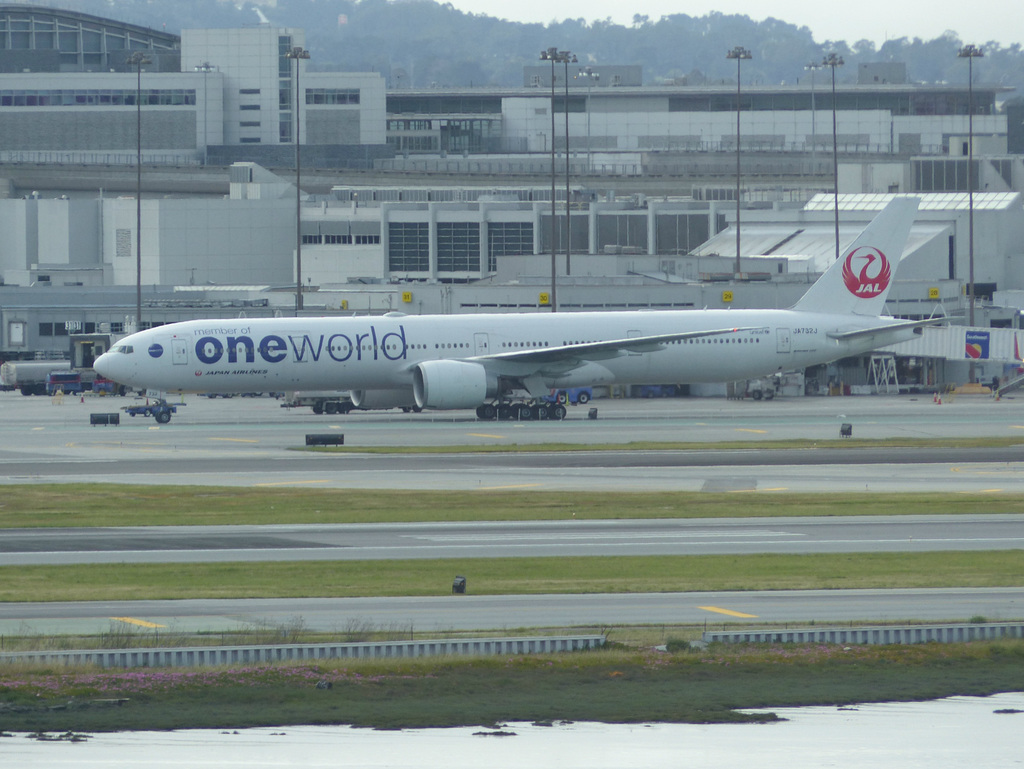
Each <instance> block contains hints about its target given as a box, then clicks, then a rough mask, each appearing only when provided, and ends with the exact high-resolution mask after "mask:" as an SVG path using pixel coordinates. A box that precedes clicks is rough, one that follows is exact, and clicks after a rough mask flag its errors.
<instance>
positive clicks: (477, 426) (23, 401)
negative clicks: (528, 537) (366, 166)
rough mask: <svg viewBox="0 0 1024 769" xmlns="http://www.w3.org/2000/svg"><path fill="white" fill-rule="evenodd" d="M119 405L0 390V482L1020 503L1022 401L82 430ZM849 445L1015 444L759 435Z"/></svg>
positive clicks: (240, 413)
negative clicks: (974, 495)
mask: <svg viewBox="0 0 1024 769" xmlns="http://www.w3.org/2000/svg"><path fill="white" fill-rule="evenodd" d="M124 402H125V400H124V399H120V398H93V399H89V398H87V399H85V402H84V403H83V402H81V401H80V400H76V399H74V398H71V399H65V400H64V402H63V403H62V404H60V405H54V404H53V403H51V401H50V400H49V399H47V398H40V397H35V398H25V397H23V396H21V395H18V394H16V393H3V394H0V484H3V483H50V482H57V483H60V482H72V481H76V482H80V481H109V482H130V483H148V484H153V483H159V484H171V485H175V484H216V485H227V486H233V485H238V486H261V485H284V486H287V485H295V486H317V487H328V488H406V489H493V488H531V489H541V490H545V489H550V490H572V489H616V490H679V491H702V490H703V491H754V490H790V491H812V492H813V491H823V490H833V491H835V490H847V491H861V490H868V491H913V490H929V491H950V492H958V491H964V492H978V493H980V492H988V493H993V492H1006V493H1020V492H1024V473H1021V472H1020V467H1021V465H1020V462H1021V460H1022V459H1024V399H1022V400H1020V401H1018V400H1015V399H1005V400H1003V401H999V402H997V401H994V400H992V399H990V398H985V397H971V398H961V399H959V400H957V401H955V402H952V403H950V402H948V401H947V403H945V404H943V405H941V406H940V405H937V404H935V403H933V402H932V401H931V399H930V398H929V397H913V396H901V397H893V398H888V397H860V398H794V399H791V400H787V399H782V400H776V401H772V402H770V403H766V402H763V401H762V402H756V403H755V402H748V401H729V400H725V399H657V400H647V401H636V400H633V401H610V400H598V401H593V402H592V403H591V404H590V406H591V407H593V408H596V409H598V418H597V419H594V420H591V419H588V418H587V414H588V413H589V408H588V407H577V408H575V409H571V410H570V418H569V419H567V420H565V421H563V422H525V423H522V422H479V421H477V420H476V419H475V418H474V417H473V416H472V414H471V413H469V412H439V413H437V414H427V413H423V414H408V415H407V414H402V413H400V412H397V411H392V412H365V413H360V414H350V415H345V416H338V415H335V416H330V417H328V416H316V415H314V414H312V413H311V412H310V411H309V410H308V409H282V408H280V406H279V404H278V402H277V401H275V400H272V399H270V398H233V399H230V400H221V399H217V400H209V399H206V398H201V397H197V396H191V397H189V398H188V399H187V405H186V406H185V407H184V408H182V409H180V413H179V414H178V415H176V416H175V417H174V419H173V420H172V422H171V423H170V424H168V425H163V426H160V425H157V424H156V423H155V421H154V420H152V419H148V418H144V417H135V418H131V417H127V416H122V423H121V425H119V426H110V427H106V426H91V425H90V424H89V414H90V413H103V412H111V411H116V410H117V408H118V407H119V406H120V405H122V404H123V403H124ZM844 423H846V424H851V425H852V428H853V434H854V436H855V437H858V438H860V437H863V438H882V437H927V438H937V439H942V438H944V437H950V438H952V437H965V436H982V435H996V436H1002V437H1006V436H1011V437H1015V436H1018V435H1019V436H1021V446H1020V447H1015V448H1011V449H998V450H992V449H985V450H982V449H977V450H971V451H967V450H949V449H941V448H936V449H919V450H913V451H908V450H905V449H900V450H865V449H861V450H846V451H840V450H837V449H829V450H827V451H826V450H813V449H808V450H800V451H779V450H764V449H763V448H758V444H759V443H763V442H764V441H766V440H788V439H804V440H817V441H827V442H829V443H830V444H834V443H835V442H836V439H837V438H838V435H839V427H840V425H841V424H844ZM309 433H341V434H343V435H344V440H345V445H346V446H348V447H350V448H353V447H356V448H357V447H367V448H373V447H380V446H405V447H409V446H440V447H444V446H456V445H457V446H466V445H468V446H481V447H485V446H486V447H491V446H510V445H515V444H520V445H522V444H543V443H551V442H562V443H571V444H577V445H580V446H590V447H595V448H596V447H599V446H601V445H603V444H619V445H622V444H628V443H630V442H635V441H677V442H678V441H692V442H695V443H706V444H711V445H714V444H715V443H721V442H723V441H730V442H731V441H741V442H743V443H744V445H749V447H750V448H749V450H745V451H729V452H714V453H712V452H708V451H706V450H697V451H672V452H666V451H622V450H612V451H607V452H597V451H593V452H583V453H568V454H567V453H551V452H538V453H530V454H520V455H510V454H500V455H493V454H460V455H458V456H456V457H446V456H439V455H436V454H432V455H393V454H392V455H374V454H342V455H337V454H316V453H308V452H298V451H295V450H294V449H296V448H298V447H302V446H303V445H304V444H305V436H306V435H307V434H309Z"/></svg>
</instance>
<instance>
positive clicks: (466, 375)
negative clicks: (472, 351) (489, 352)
mask: <svg viewBox="0 0 1024 769" xmlns="http://www.w3.org/2000/svg"><path fill="white" fill-rule="evenodd" d="M412 390H413V394H414V395H415V396H416V405H417V406H419V407H421V408H429V409H472V408H476V407H477V406H479V405H480V404H481V403H483V402H484V401H485V400H487V399H488V398H493V397H495V396H496V395H497V392H498V378H497V377H496V376H494V375H491V374H488V373H487V369H485V368H484V367H483V366H481V365H480V364H479V363H471V362H468V361H461V360H428V361H424V362H423V363H420V364H418V365H417V366H416V368H414V369H413V372H412Z"/></svg>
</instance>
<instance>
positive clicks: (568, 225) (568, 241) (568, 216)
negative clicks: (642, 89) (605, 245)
mask: <svg viewBox="0 0 1024 769" xmlns="http://www.w3.org/2000/svg"><path fill="white" fill-rule="evenodd" d="M562 53H564V54H565V56H563V57H562V63H563V64H564V65H565V104H564V105H563V106H564V107H565V274H566V276H568V275H571V274H572V268H571V267H570V265H569V260H570V259H571V258H572V212H571V211H570V205H569V62H572V63H573V64H576V63H577V59H576V55H575V54H571V53H569V52H568V51H562Z"/></svg>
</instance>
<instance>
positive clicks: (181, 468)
mask: <svg viewBox="0 0 1024 769" xmlns="http://www.w3.org/2000/svg"><path fill="white" fill-rule="evenodd" d="M125 402H126V401H124V400H122V399H114V398H110V399H100V398H96V399H85V400H84V402H83V401H82V400H77V399H73V398H70V399H65V400H64V401H63V402H62V403H55V402H53V401H51V400H50V399H47V398H24V397H22V396H20V395H17V394H14V393H0V485H2V484H5V483H64V482H81V481H98V482H99V481H101V482H125V483H150V484H153V483H159V484H172V485H173V484H190V485H193V484H198V485H204V484H209V485H218V486H221V485H227V486H247V487H261V486H286V487H287V486H295V487H314V488H317V487H324V488H341V489H344V488H412V489H417V488H420V489H502V488H516V489H538V490H573V489H590V490H602V489H615V490H640V489H649V490H679V491H702V490H703V491H733V492H746V491H764V492H771V491H782V490H790V491H811V492H814V491H842V490H845V491H861V490H867V491H915V490H920V491H925V490H927V491H945V492H948V493H950V494H957V495H961V496H962V497H963V499H964V511H965V513H970V514H971V515H969V516H964V517H958V518H956V519H950V518H948V517H940V518H935V519H933V518H931V517H928V516H919V517H915V518H914V519H909V518H894V519H867V520H861V519H843V518H829V519H759V520H758V519H753V520H750V519H736V520H733V521H714V522H710V521H673V522H664V521H621V522H584V521H568V522H555V523H551V524H547V523H544V524H515V525H506V524H499V525H490V524H467V525H454V526H452V525H444V526H429V525H428V526H424V525H419V526H403V525H391V524H389V525H381V526H365V527H344V526H340V527H244V526H243V527H215V528H206V529H201V530H200V529H190V528H189V527H180V528H178V527H174V528H171V527H152V528H149V527H147V528H142V529H133V530H122V529H100V530H92V531H81V530H28V531H14V530H9V531H6V532H4V536H3V538H2V540H0V564H7V565H22V564H32V563H72V562H74V563H87V562H108V563H109V562H127V561H135V560H141V561H165V562H168V561H170V562H181V563H190V562H197V561H205V560H239V559H241V560H247V561H248V560H253V561H255V560H279V559H287V560H302V559H316V560H325V559H339V560H340V559H365V558H374V559H379V558H426V557H430V558H438V557H499V556H502V557H504V556H515V555H570V554H586V555H602V554H607V555H612V554H636V555H641V554H663V553H666V554H699V553H736V554H745V553H758V552H851V551H873V552H882V551H888V552H893V551H914V550H916V551H920V550H943V549H949V550H963V549H991V548H1000V549H1003V548H1007V547H1010V548H1019V547H1020V546H1021V542H1022V541H1024V525H1022V522H1021V517H1020V516H990V515H987V514H986V513H987V510H986V505H985V495H986V494H991V493H1018V492H1022V491H1024V472H1022V470H1024V465H1022V464H1021V461H1022V459H1024V456H1022V451H1024V448H1022V447H1024V399H1021V400H1019V401H1018V400H1016V399H1004V400H1003V401H1001V402H996V401H993V400H991V399H988V398H959V399H956V400H954V401H952V402H950V401H949V400H948V399H947V401H946V403H944V404H941V405H940V404H938V403H935V402H933V401H932V399H931V398H930V397H925V396H922V397H907V396H902V397H893V398H888V397H886V398H882V397H861V398H794V399H783V400H776V401H773V402H771V403H764V402H761V403H752V402H735V401H726V400H724V399H680V400H675V399H673V400H659V401H604V400H599V401H595V402H593V403H592V404H589V406H590V408H597V409H598V415H597V418H596V419H590V418H588V413H589V408H578V409H570V416H569V418H568V419H567V420H566V421H564V422H560V423H554V422H543V423H536V422H532V423H511V422H502V423H497V422H495V423H480V422H477V421H476V420H474V419H473V418H472V416H471V415H470V414H468V413H462V412H455V413H445V414H416V415H412V414H410V415H403V414H401V413H399V412H386V413H373V412H367V413H363V414H352V415H347V416H333V417H324V416H319V417H318V416H315V415H313V414H312V413H310V412H308V411H305V410H291V409H281V408H280V407H279V405H278V404H277V403H276V402H275V401H273V400H271V399H269V398H259V399H242V398H236V399H231V400H229V401H221V400H218V401H210V400H207V399H205V398H196V397H192V398H189V399H188V401H187V406H186V407H184V408H182V409H180V410H179V414H178V415H176V416H175V418H174V420H172V422H171V423H170V424H169V425H164V426H158V425H156V423H155V422H154V421H153V420H151V419H144V418H134V419H132V418H129V417H127V416H125V415H122V423H121V425H119V426H109V427H104V426H91V425H90V424H89V414H90V413H96V412H101V413H109V412H113V411H117V410H118V408H119V407H120V406H121V405H123V404H124V403H125ZM841 424H851V425H852V429H853V434H854V436H855V437H863V438H887V437H924V438H935V439H939V440H941V439H943V438H954V437H971V436H1021V445H1020V446H1017V445H1014V446H1012V447H1011V448H1009V449H997V450H993V449H971V450H964V449H955V448H950V447H945V448H934V449H915V450H906V449H898V450H889V449H851V448H844V447H842V446H841V445H840V446H839V447H830V448H828V449H825V448H811V449H800V450H766V449H764V448H763V447H759V446H758V443H760V442H763V441H765V440H790V439H803V440H810V441H823V442H826V441H827V442H829V443H830V444H834V443H835V440H836V439H837V438H838V435H839V427H840V425H841ZM314 432H316V433H321V432H332V433H343V434H344V435H345V444H346V445H348V446H357V447H358V446H365V447H367V448H370V447H376V446H387V445H401V446H442V447H443V446H456V445H458V446H464V445H470V446H494V445H498V446H501V445H513V444H542V443H547V442H567V443H575V444H579V445H580V446H583V447H589V448H593V447H595V446H597V445H599V444H625V443H629V442H631V441H641V440H642V441H689V442H695V443H704V444H707V447H705V448H702V449H699V450H688V451H623V450H621V449H613V450H610V451H595V450H588V451H584V452H580V453H558V452H546V451H540V452H536V453H529V454H483V453H470V454H449V455H437V454H424V455H395V454H388V455H375V454H369V453H356V454H342V455H337V454H316V453H307V452H298V451H295V449H296V448H298V447H301V446H302V445H303V444H304V437H305V435H306V434H309V433H314ZM723 441H729V442H734V441H741V442H743V444H744V447H745V448H743V449H739V450H737V449H728V450H723V451H710V450H708V449H710V448H712V447H713V445H714V444H715V443H720V442H723ZM742 498H743V497H742V494H741V495H740V496H739V497H738V500H739V499H742ZM741 504H742V502H738V505H741ZM0 520H2V507H0ZM469 576H470V593H472V575H469ZM447 588H448V586H439V590H438V592H439V593H440V594H441V595H439V596H438V597H436V598H420V599H411V598H410V599H345V600H335V599H306V600H292V599H290V600H287V601H273V600H271V601H219V602H208V601H175V602H129V603H91V602H86V603H81V604H28V603H13V604H11V603H9V604H0V634H4V633H6V634H10V633H21V632H72V631H74V632H101V631H103V630H105V629H107V628H108V626H109V625H110V623H111V622H112V621H115V622H122V621H124V619H123V618H127V619H128V620H130V621H135V620H136V619H138V620H142V621H143V622H149V623H151V624H153V625H158V626H165V627H168V628H178V629H183V630H184V629H207V630H218V629H219V630H228V629H237V628H239V627H244V626H246V625H249V624H266V623H270V624H287V623H289V622H295V621H301V622H302V624H304V625H305V626H307V627H310V628H315V629H324V630H332V629H333V630H341V629H344V628H347V627H353V626H358V625H360V624H362V623H369V624H372V625H375V626H403V627H409V628H410V629H412V630H414V631H419V630H431V629H433V630H440V629H446V628H452V629H463V630H472V629H486V628H517V627H534V626H559V627H561V626H567V625H599V626H606V625H615V624H644V623H649V622H650V623H666V624H667V623H676V622H681V623H689V622H705V621H713V622H747V623H749V622H762V621H763V622H783V623H787V622H811V621H814V622H817V623H822V622H854V621H875V620H886V621H903V620H911V619H920V620H927V621H939V620H944V619H950V620H960V621H963V620H965V619H966V618H968V617H971V616H979V615H980V616H985V617H986V618H989V619H1019V618H1021V617H1022V616H1024V603H1022V601H1024V589H1020V590H1018V589H995V590H958V589H954V590H935V591H903V590H895V591H886V590H882V591H821V592H818V591H809V592H808V591H800V592H780V593H776V592H755V593H717V594H691V593H680V594H664V595H606V596H499V597H482V596H473V595H472V594H470V595H467V596H449V595H444V593H445V592H446V591H447ZM112 618H122V619H116V620H113V619H112ZM300 618H301V619H300ZM158 632H159V631H158Z"/></svg>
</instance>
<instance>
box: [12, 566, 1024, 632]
mask: <svg viewBox="0 0 1024 769" xmlns="http://www.w3.org/2000/svg"><path fill="white" fill-rule="evenodd" d="M469 580H470V581H469V590H470V594H469V595H439V596H437V597H433V598H305V599H293V598H289V599H247V600H234V601H225V600H201V601H200V600H186V601H120V602H95V603H46V604H33V603H24V604H0V634H4V635H11V634H17V635H30V634H36V633H38V634H49V633H103V632H109V630H110V628H111V625H119V626H120V627H121V628H122V629H127V628H126V625H130V624H133V623H134V625H135V630H136V631H137V632H139V633H148V634H157V635H159V634H166V633H169V632H170V633H173V632H200V631H201V632H228V631H235V630H242V629H246V628H248V629H250V630H252V629H257V628H266V627H267V625H268V624H269V625H271V626H275V625H276V626H281V627H288V626H291V627H298V626H299V625H300V624H301V626H302V627H305V628H307V629H309V630H313V631H323V632H346V631H358V630H363V631H365V630H366V629H367V628H375V629H387V630H391V631H395V632H403V633H408V636H409V637H415V636H416V635H417V634H418V637H421V638H422V637H423V634H425V633H437V632H439V631H447V630H460V631H474V630H503V631H518V630H519V629H522V628H545V627H551V628H565V627H589V628H601V629H605V630H607V629H611V628H614V627H615V626H621V625H662V624H664V625H675V624H688V625H704V624H707V625H709V626H716V625H722V624H735V623H742V624H746V625H751V624H768V623H771V624H779V623H782V624H786V623H814V624H816V625H818V626H821V625H823V624H828V623H835V624H846V625H849V624H856V623H862V622H907V621H924V622H944V621H955V622H966V621H967V620H969V619H971V618H976V617H984V618H985V619H987V620H989V621H1003V620H1017V619H1020V618H1021V617H1024V588H970V589H964V588H958V589H948V590H924V589H911V590H902V589H901V590H800V591H796V590H794V591H777V590H770V591H758V592H745V593H736V592H707V593H697V592H694V593H626V594H615V595H609V594H589V595H508V596H474V595H472V588H473V583H472V575H470V577H469Z"/></svg>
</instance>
